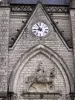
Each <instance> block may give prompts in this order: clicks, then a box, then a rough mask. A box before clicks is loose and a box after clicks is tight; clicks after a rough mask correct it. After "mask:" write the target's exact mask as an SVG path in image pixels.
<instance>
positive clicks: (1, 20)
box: [0, 7, 10, 92]
mask: <svg viewBox="0 0 75 100" xmlns="http://www.w3.org/2000/svg"><path fill="white" fill-rule="evenodd" d="M9 13H10V9H9V8H1V7H0V92H2V91H3V92H4V91H7V69H8V38H9V19H10V14H9Z"/></svg>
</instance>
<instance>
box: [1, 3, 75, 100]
mask: <svg viewBox="0 0 75 100" xmlns="http://www.w3.org/2000/svg"><path fill="white" fill-rule="evenodd" d="M26 21H27V13H26V12H25V13H24V12H12V11H11V10H10V8H9V7H0V94H1V93H3V92H4V93H7V92H9V95H8V99H9V100H10V99H11V100H24V98H23V97H22V93H23V92H24V93H25V92H35V93H38V92H39V93H40V92H41V93H43V92H45V93H58V94H59V93H60V94H61V95H62V96H59V98H58V99H57V100H67V99H68V100H70V95H69V94H70V93H71V92H72V93H73V94H72V96H74V91H75V89H74V83H75V73H74V71H75V68H74V65H75V11H74V9H71V10H70V14H69V13H67V14H65V13H53V14H51V15H50V14H49V16H48V15H47V13H46V12H45V10H44V8H43V7H42V5H41V4H40V3H39V4H38V5H37V7H36V9H35V10H34V12H33V14H32V15H31V17H30V18H29V20H28V22H27V23H26V24H25V26H24V27H23V28H22V30H21V32H20V34H19V36H17V31H18V29H21V27H22V26H23V25H24V22H26ZM38 21H42V22H43V23H45V24H47V25H48V28H49V32H48V34H47V35H46V36H44V37H38V36H35V35H34V34H33V33H32V25H34V24H35V23H37V22H38ZM61 31H62V34H60V33H61ZM15 36H17V38H16V41H15V42H14V45H13V46H12V47H11V48H9V44H10V42H12V41H11V38H15ZM12 40H13V39H12ZM66 41H69V42H70V45H72V42H73V45H72V46H73V48H70V47H69V45H68V44H67V42H66ZM40 62H41V63H42V64H41V65H40V67H39V68H38V66H39V63H40ZM53 68H54V69H55V71H54V72H52V69H53ZM51 73H52V74H53V75H54V76H49V75H51ZM35 76H37V77H36V78H35ZM51 77H52V78H51ZM28 78H29V81H28ZM27 82H28V84H27ZM30 82H31V84H30ZM28 85H29V86H28ZM25 90H28V91H25ZM2 98H3V97H2ZM2 98H1V97H0V99H1V100H2ZM28 100H29V99H28ZM46 100H47V99H46ZM49 100H52V98H51V97H50V99H49Z"/></svg>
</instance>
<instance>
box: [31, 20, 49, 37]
mask: <svg viewBox="0 0 75 100" xmlns="http://www.w3.org/2000/svg"><path fill="white" fill-rule="evenodd" d="M48 32H49V29H48V26H47V25H46V24H45V23H43V22H37V23H36V24H34V25H33V26H32V33H33V34H34V35H36V36H39V37H42V36H45V35H47V34H48Z"/></svg>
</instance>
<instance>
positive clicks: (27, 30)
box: [12, 3, 69, 49]
mask: <svg viewBox="0 0 75 100" xmlns="http://www.w3.org/2000/svg"><path fill="white" fill-rule="evenodd" d="M37 21H42V22H44V23H46V24H47V25H48V27H49V34H48V36H47V37H46V38H44V37H43V38H44V39H47V38H48V39H49V37H50V38H51V39H52V38H53V39H54V38H55V37H53V36H54V35H56V37H59V38H60V40H61V42H62V43H63V44H64V45H65V47H66V48H67V49H69V47H68V45H67V43H66V42H65V40H64V38H63V37H62V36H61V31H60V30H59V29H58V27H57V25H56V24H55V22H54V21H53V19H52V17H51V15H49V16H48V14H47V13H46V10H45V9H44V7H43V6H42V5H41V4H40V3H38V5H37V6H36V9H35V10H34V12H33V14H32V15H31V17H30V18H29V20H28V21H27V22H26V23H24V26H23V28H22V29H21V31H19V32H20V33H19V36H18V37H17V39H16V41H15V42H14V44H13V46H12V48H13V47H14V46H16V44H17V43H18V41H20V39H21V37H22V35H23V34H25V36H26V37H27V39H29V40H32V41H34V40H35V39H36V38H35V37H36V36H33V34H32V31H31V28H32V25H33V24H34V23H36V22H37ZM50 34H51V36H52V37H51V36H49V35H50ZM30 35H32V36H30ZM23 37H24V36H23ZM48 39H47V40H48ZM51 39H50V40H51ZM53 39H52V40H53ZM55 39H57V38H55ZM36 41H38V38H37V39H36ZM45 41H46V40H45Z"/></svg>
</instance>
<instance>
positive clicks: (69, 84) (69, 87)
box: [9, 45, 74, 94]
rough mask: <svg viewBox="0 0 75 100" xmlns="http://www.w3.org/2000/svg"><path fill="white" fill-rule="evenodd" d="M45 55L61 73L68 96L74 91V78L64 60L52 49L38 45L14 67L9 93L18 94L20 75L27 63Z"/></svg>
mask: <svg viewBox="0 0 75 100" xmlns="http://www.w3.org/2000/svg"><path fill="white" fill-rule="evenodd" d="M39 53H40V54H43V55H44V56H46V57H47V58H48V59H51V60H52V61H53V62H54V63H55V64H56V66H57V67H58V68H59V70H60V71H61V73H62V75H63V78H64V81H65V84H66V91H67V94H69V93H70V92H73V91H74V84H73V78H72V76H71V74H70V72H69V70H68V67H67V65H66V64H65V62H64V60H63V59H62V58H61V57H60V56H59V55H58V54H56V53H55V52H54V51H53V50H52V49H50V48H48V47H46V46H44V45H37V46H34V47H32V48H31V49H29V50H28V51H27V52H26V53H25V54H24V55H23V56H22V57H21V58H20V59H19V61H18V62H17V64H16V66H15V67H14V69H13V71H12V73H11V76H10V80H9V91H10V92H11V91H12V92H14V93H16V92H17V90H16V88H17V82H18V79H19V75H20V73H21V72H22V70H23V68H24V67H25V65H26V64H27V62H28V61H29V60H30V59H31V58H32V57H34V56H36V55H37V54H39Z"/></svg>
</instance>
